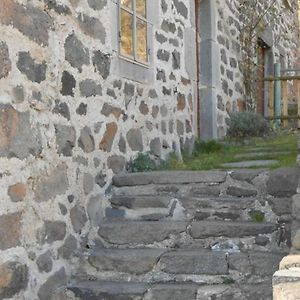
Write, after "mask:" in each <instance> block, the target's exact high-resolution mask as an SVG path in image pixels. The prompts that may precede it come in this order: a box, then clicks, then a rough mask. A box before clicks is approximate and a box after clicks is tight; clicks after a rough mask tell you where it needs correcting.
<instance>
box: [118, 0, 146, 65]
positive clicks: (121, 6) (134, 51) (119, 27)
mask: <svg viewBox="0 0 300 300" xmlns="http://www.w3.org/2000/svg"><path fill="white" fill-rule="evenodd" d="M149 1H151V0H146V18H145V17H143V16H141V15H139V14H137V12H136V0H133V1H132V4H133V8H132V10H131V9H128V8H127V7H126V6H124V5H122V4H121V0H118V16H119V17H118V30H119V32H118V38H119V43H118V44H119V56H120V57H121V58H122V59H126V60H129V61H133V62H134V63H137V64H140V65H142V66H146V67H147V66H149V58H150V57H149V56H150V55H149V54H150V51H151V50H150V47H149V46H150V45H149V27H150V26H151V24H150V22H149V18H148V8H149V7H148V2H149ZM122 9H123V10H125V11H127V12H128V13H130V14H132V16H133V31H132V32H133V41H132V42H133V43H132V44H133V56H127V55H125V54H122V51H121V10H122ZM137 19H140V20H142V21H144V22H145V23H146V26H147V28H146V29H147V32H146V35H147V49H146V51H147V62H143V61H141V60H139V59H138V57H137V53H136V51H137V35H136V34H137Z"/></svg>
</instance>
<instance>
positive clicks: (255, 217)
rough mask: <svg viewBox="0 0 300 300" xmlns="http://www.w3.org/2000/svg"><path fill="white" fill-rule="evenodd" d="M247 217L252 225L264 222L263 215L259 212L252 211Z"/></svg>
mask: <svg viewBox="0 0 300 300" xmlns="http://www.w3.org/2000/svg"><path fill="white" fill-rule="evenodd" d="M249 215H250V217H251V220H252V222H254V223H262V222H264V220H265V214H264V213H263V212H262V211H259V210H253V211H251V212H250V213H249Z"/></svg>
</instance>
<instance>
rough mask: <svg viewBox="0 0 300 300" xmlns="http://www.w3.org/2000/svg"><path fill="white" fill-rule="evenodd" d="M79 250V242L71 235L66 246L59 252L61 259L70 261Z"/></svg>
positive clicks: (65, 243)
mask: <svg viewBox="0 0 300 300" xmlns="http://www.w3.org/2000/svg"><path fill="white" fill-rule="evenodd" d="M76 250H77V240H76V238H75V237H74V236H73V235H69V236H68V237H67V238H66V240H65V242H64V244H63V245H62V246H61V247H60V248H59V249H58V250H57V253H58V255H59V256H60V257H62V258H64V259H69V258H70V257H71V256H72V254H74V253H75V251H76Z"/></svg>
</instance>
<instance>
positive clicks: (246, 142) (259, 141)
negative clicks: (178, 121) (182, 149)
mask: <svg viewBox="0 0 300 300" xmlns="http://www.w3.org/2000/svg"><path fill="white" fill-rule="evenodd" d="M297 138H298V133H296V132H288V131H283V132H279V133H277V134H273V136H271V137H266V138H250V139H234V140H233V139H226V140H224V141H223V142H222V143H220V142H215V141H210V142H208V143H203V142H197V143H198V144H197V143H196V147H195V151H194V153H193V155H192V156H190V157H188V156H184V157H183V160H182V161H176V158H175V157H173V158H172V160H171V163H170V162H169V163H168V164H167V165H166V168H167V169H173V170H210V169H224V168H223V167H222V164H224V163H230V162H239V161H245V160H265V159H274V160H277V161H278V163H276V164H274V165H272V166H271V167H270V168H280V167H293V166H295V165H296V158H297V154H298V150H297ZM256 152H257V153H260V154H261V153H262V152H263V153H266V154H265V155H263V156H262V155H257V156H255V155H253V153H256ZM276 152H286V153H276ZM247 153H251V154H252V155H251V157H250V156H249V157H247V156H245V157H243V158H237V157H236V156H237V155H238V154H247Z"/></svg>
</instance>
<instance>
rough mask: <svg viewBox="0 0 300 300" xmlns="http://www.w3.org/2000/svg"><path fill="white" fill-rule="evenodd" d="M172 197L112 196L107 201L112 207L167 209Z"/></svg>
mask: <svg viewBox="0 0 300 300" xmlns="http://www.w3.org/2000/svg"><path fill="white" fill-rule="evenodd" d="M172 199H173V197H170V196H153V195H136V196H134V195H133V196H115V195H114V196H112V197H111V198H110V199H109V201H110V203H111V205H112V206H113V207H125V208H129V209H138V208H148V207H152V208H167V207H168V206H169V204H170V202H171V200H172Z"/></svg>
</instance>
